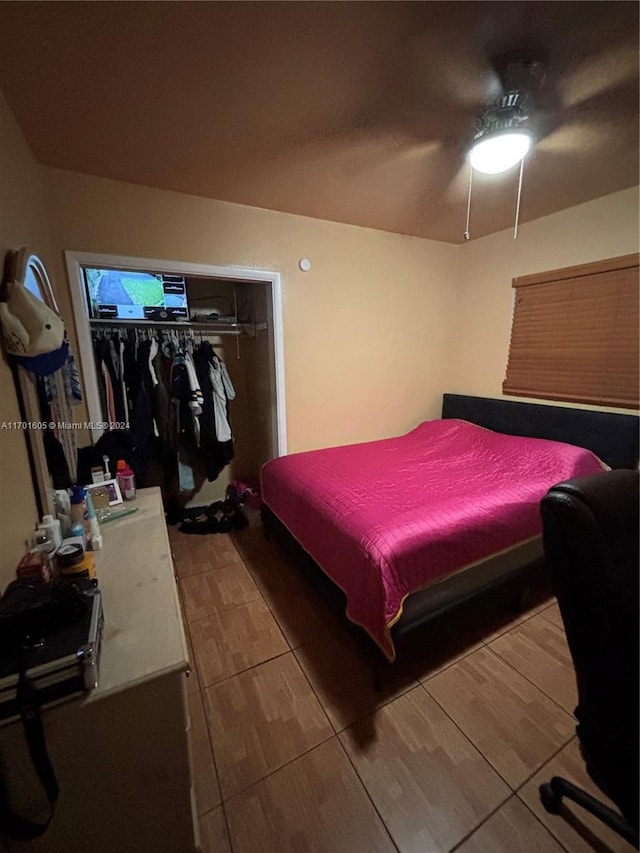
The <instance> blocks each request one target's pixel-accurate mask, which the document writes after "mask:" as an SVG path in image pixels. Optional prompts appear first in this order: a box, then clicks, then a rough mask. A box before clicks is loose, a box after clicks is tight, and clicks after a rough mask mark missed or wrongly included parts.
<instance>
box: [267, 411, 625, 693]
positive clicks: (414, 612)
mask: <svg viewBox="0 0 640 853" xmlns="http://www.w3.org/2000/svg"><path fill="white" fill-rule="evenodd" d="M442 417H443V418H458V419H461V420H465V421H470V422H471V423H474V424H477V425H478V426H482V427H486V428H487V429H491V430H495V431H496V432H502V433H506V434H508V435H520V436H528V437H531V438H545V439H551V440H554V441H563V442H566V443H568V444H575V445H578V446H580V447H585V448H587V449H588V450H591V451H592V452H593V453H595V454H596V455H597V456H598V457H599V458H600V459H602V461H603V462H605V463H606V464H607V465H609V466H610V467H611V468H635V467H637V465H638V447H639V439H640V430H639V426H640V419H639V418H638V417H637V416H635V415H621V414H614V413H610V412H597V411H592V410H589V409H571V408H566V407H560V406H546V405H537V404H535V403H520V402H514V401H511V400H500V399H489V398H485V397H469V396H465V395H461V394H444V395H443V403H442ZM262 517H263V522H264V527H265V532H266V534H267V535H269V534H271V533H273V534H274V536H275V537H276V538H277V539H278V540H279V541H280V542H281V543H282V544H283V545H284V546H285V547H286V549H287V551H288V552H289V553H290V554H292V556H293V557H294V558H295V559H296V560H297V561H298V562H299V564H300V565H301V567H303V569H304V570H305V573H306V574H307V575H309V574H310V575H311V579H312V580H314V581H315V582H316V583H319V584H320V586H322V587H323V589H324V591H325V592H326V593H327V594H328V595H329V596H330V597H331V598H334V599H335V601H336V602H338V604H339V606H340V607H341V609H342V612H343V613H344V596H343V594H342V593H341V592H340V591H339V590H338V589H337V587H335V586H334V585H333V583H332V582H331V581H330V580H329V579H328V577H327V576H326V575H325V574H324V572H322V570H321V569H320V568H319V567H318V566H317V564H316V563H315V562H314V561H313V560H312V558H311V557H310V556H309V554H307V552H306V551H304V549H303V548H302V547H301V546H300V545H299V543H298V542H297V541H296V540H295V539H294V538H293V537H292V536H291V534H290V533H289V531H288V530H287V528H286V527H285V526H284V525H283V524H282V523H281V522H280V520H279V519H278V517H277V516H276V515H275V514H274V513H273V512H272V511H271V510H270V509H269V507H268V506H266V505H264V504H263V508H262ZM546 580H547V574H546V567H545V564H544V559H543V553H542V542H541V537H539V538H537V539H536V540H535V541H533V542H530V543H526V544H525V545H524V546H521V547H520V549H515V550H514V551H513V552H511V553H509V554H507V555H501V556H499V557H498V558H492V559H490V560H487V561H486V562H484V563H480V564H478V565H476V566H473V567H472V568H471V569H467V570H464V571H461V572H458V573H456V574H454V575H453V576H451V577H447V578H445V579H444V580H442V581H439V582H436V583H434V584H432V585H431V586H430V587H429V588H428V589H426V590H423V591H421V592H416V593H413V595H410V596H409V597H408V598H407V599H406V601H405V605H404V610H403V614H402V616H401V618H400V619H399V620H398V622H397V623H396V624H395V625H394V626H393V628H392V635H393V638H394V641H397V640H399V639H400V638H401V637H403V636H405V635H406V634H407V633H409V632H412V631H414V630H415V629H416V628H418V627H419V626H421V625H423V624H424V623H426V622H429V621H431V620H433V619H435V618H436V617H437V616H440V615H441V614H443V613H445V612H446V611H448V610H450V609H452V608H454V607H458V606H460V605H462V604H463V603H465V602H467V601H469V600H470V599H472V598H475V597H477V596H479V595H480V594H482V593H485V592H488V591H489V590H495V589H496V588H498V587H507V586H508V587H509V588H512V589H514V590H515V591H516V593H517V595H518V598H519V599H520V600H522V595H523V593H524V591H525V590H526V589H527V588H528V587H529V586H532V585H539V584H542V583H545V581H546ZM354 628H355V630H356V631H357V632H358V633H360V634H362V635H364V634H365V632H364V631H362V630H361V629H358V628H356V627H355V626H354ZM367 636H368V635H367ZM372 645H374V644H373V643H372ZM375 648H376V650H377V651H378V652H379V653H380V658H382V653H381V652H380V650H379V649H378V647H377V646H375ZM375 681H376V683H377V684H379V669H377V670H376V675H375Z"/></svg>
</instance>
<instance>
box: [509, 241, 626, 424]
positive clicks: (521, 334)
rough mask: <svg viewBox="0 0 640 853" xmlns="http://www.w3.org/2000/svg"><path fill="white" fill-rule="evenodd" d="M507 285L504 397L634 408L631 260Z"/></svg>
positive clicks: (556, 272) (533, 277)
mask: <svg viewBox="0 0 640 853" xmlns="http://www.w3.org/2000/svg"><path fill="white" fill-rule="evenodd" d="M545 279H546V280H545ZM513 286H514V287H515V288H516V300H515V310H514V316H513V325H512V329H511V346H510V349H509V362H508V365H507V375H506V378H505V381H504V383H503V386H502V390H503V392H504V393H505V394H514V395H518V396H522V397H536V398H537V397H540V398H543V399H548V400H565V401H567V402H577V403H592V404H595V405H605V406H619V407H621V408H633V409H637V408H638V407H639V397H640V392H639V386H640V377H639V362H640V354H639V349H638V325H639V307H640V306H639V299H638V295H639V283H638V255H630V256H627V257H626V258H613V259H612V260H611V261H610V262H598V263H595V264H585V265H582V266H580V267H573V268H569V269H567V270H554V271H552V272H550V273H548V275H547V276H543V275H540V274H538V275H535V276H529V277H525V278H518V279H514V282H513Z"/></svg>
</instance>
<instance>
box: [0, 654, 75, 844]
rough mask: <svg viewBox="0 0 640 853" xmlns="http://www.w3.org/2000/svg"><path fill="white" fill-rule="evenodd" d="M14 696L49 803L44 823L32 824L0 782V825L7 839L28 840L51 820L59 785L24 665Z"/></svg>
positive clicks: (41, 830) (38, 703) (35, 692)
mask: <svg viewBox="0 0 640 853" xmlns="http://www.w3.org/2000/svg"><path fill="white" fill-rule="evenodd" d="M16 698H17V702H18V707H19V708H20V718H21V720H22V726H23V729H24V734H25V738H26V741H27V746H28V748H29V755H30V757H31V761H32V762H33V766H34V768H35V771H36V773H37V774H38V779H39V780H40V784H41V785H42V787H43V788H44V791H45V793H46V795H47V800H48V802H49V817H48V818H47V819H46V821H45V822H44V823H35V822H34V821H30V820H27V819H26V818H23V817H20V816H19V815H17V814H15V813H14V812H13V811H12V809H11V805H10V802H9V796H8V792H7V790H6V787H5V785H0V826H1V828H2V830H3V831H4V832H5V834H6V835H7V836H9V837H10V838H17V839H21V840H30V839H32V838H37V837H38V836H39V835H42V834H43V833H44V832H45V831H46V830H47V828H48V826H49V824H50V823H51V820H52V818H53V815H54V812H55V807H56V803H57V802H58V796H59V794H60V787H59V785H58V780H57V779H56V774H55V771H54V769H53V766H52V764H51V759H50V758H49V753H48V751H47V743H46V740H45V736H44V728H43V726H42V718H41V716H40V701H39V699H38V692H37V690H36V688H35V686H34V684H33V682H32V681H31V679H30V678H29V677H28V676H27V674H26V671H25V668H24V667H23V668H22V669H21V671H20V677H19V679H18V688H17V695H16Z"/></svg>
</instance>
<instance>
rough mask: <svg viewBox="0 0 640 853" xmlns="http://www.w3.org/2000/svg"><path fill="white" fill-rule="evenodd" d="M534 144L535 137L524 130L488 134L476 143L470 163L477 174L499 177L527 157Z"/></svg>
mask: <svg viewBox="0 0 640 853" xmlns="http://www.w3.org/2000/svg"><path fill="white" fill-rule="evenodd" d="M532 144H533V135H532V134H531V133H530V132H529V131H528V130H526V129H523V128H520V129H518V130H509V131H506V132H505V131H500V132H497V133H491V134H487V135H486V136H481V137H480V138H479V139H476V141H475V142H474V144H473V147H472V148H471V150H470V151H469V162H470V163H471V165H472V167H473V168H474V169H475V170H476V171H477V172H483V173H484V174H485V175H497V174H500V172H506V171H507V169H511V168H512V167H513V166H515V165H516V164H517V163H519V162H520V161H521V160H522V159H523V158H524V157H526V155H527V153H528V152H529V150H530V149H531V146H532Z"/></svg>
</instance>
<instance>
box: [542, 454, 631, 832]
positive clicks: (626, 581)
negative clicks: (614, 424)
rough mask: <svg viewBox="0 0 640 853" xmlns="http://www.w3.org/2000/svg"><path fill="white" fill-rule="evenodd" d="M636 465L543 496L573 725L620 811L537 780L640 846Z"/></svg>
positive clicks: (589, 764) (551, 805) (591, 769)
mask: <svg viewBox="0 0 640 853" xmlns="http://www.w3.org/2000/svg"><path fill="white" fill-rule="evenodd" d="M639 486H640V473H639V472H638V471H627V470H617V471H607V472H602V473H601V474H596V475H594V476H590V477H579V478H576V479H573V480H567V481H566V482H564V483H560V484H558V485H556V486H554V487H553V488H551V489H550V490H549V492H548V493H547V495H546V496H545V497H544V498H543V500H542V503H541V514H542V523H543V541H544V551H545V557H546V560H547V563H548V565H549V568H550V570H551V574H552V577H553V581H554V585H555V591H556V594H557V597H558V603H559V605H560V612H561V613H562V619H563V622H564V626H565V631H566V635H567V641H568V643H569V648H570V650H571V656H572V658H573V664H574V668H575V671H576V679H577V684H578V707H577V708H576V710H575V716H576V719H577V721H578V725H577V734H578V738H579V741H580V748H581V752H582V755H583V758H584V760H585V763H586V769H587V772H588V774H589V776H590V777H591V778H592V779H593V781H594V782H595V783H596V785H597V786H598V787H599V788H600V790H601V791H602V792H603V793H604V794H605V795H606V796H608V797H609V798H610V799H611V800H612V801H613V802H614V803H615V804H616V806H617V807H618V808H619V809H620V814H619V813H617V812H616V811H614V810H613V809H611V808H609V807H608V806H606V805H605V804H604V803H601V802H600V801H599V800H596V799H595V798H593V797H592V796H590V795H589V794H587V793H586V792H585V791H583V790H582V789H581V788H577V787H576V786H575V785H573V784H572V783H570V782H568V781H567V780H565V779H562V778H560V777H557V776H556V777H554V778H553V779H551V781H550V782H548V783H547V784H545V785H542V786H541V787H540V797H541V799H542V804H543V806H544V807H545V809H546V810H547V811H548V812H552V813H559V812H560V810H561V802H562V798H563V797H566V798H568V799H570V800H573V801H574V802H576V803H578V804H579V805H580V806H582V807H583V808H585V809H587V810H588V811H589V812H591V813H592V814H593V815H595V816H596V817H598V818H599V819H600V820H602V821H603V822H604V823H606V824H607V825H608V826H610V827H611V828H612V829H614V830H615V831H616V832H618V833H619V834H620V835H621V836H622V837H624V838H626V839H627V840H628V841H630V842H631V843H632V844H634V845H635V846H636V847H637V846H638V772H639V770H638V717H639V707H638V706H639V701H638V668H639V659H638V658H639V653H638V645H639V643H638V640H639V637H638V594H639V590H638V573H639V553H638V540H639V511H640V506H639V497H638V495H639Z"/></svg>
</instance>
